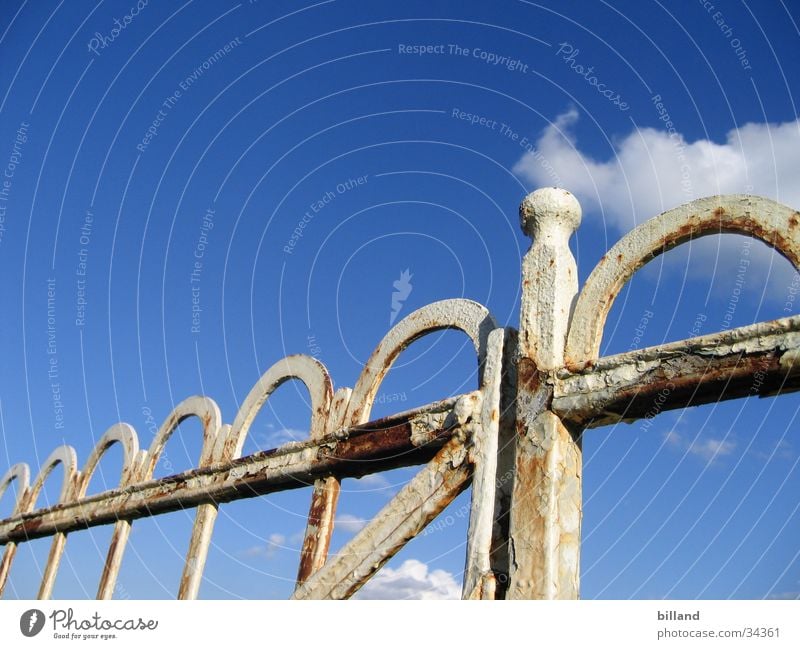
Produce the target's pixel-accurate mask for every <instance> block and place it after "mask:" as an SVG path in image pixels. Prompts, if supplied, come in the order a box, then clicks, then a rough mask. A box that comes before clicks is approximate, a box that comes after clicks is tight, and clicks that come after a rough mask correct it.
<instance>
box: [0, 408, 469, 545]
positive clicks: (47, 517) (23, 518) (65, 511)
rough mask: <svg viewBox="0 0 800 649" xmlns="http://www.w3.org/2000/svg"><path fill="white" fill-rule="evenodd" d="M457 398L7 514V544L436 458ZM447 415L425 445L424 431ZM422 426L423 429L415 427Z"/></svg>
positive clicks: (2, 535)
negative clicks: (421, 433)
mask: <svg viewBox="0 0 800 649" xmlns="http://www.w3.org/2000/svg"><path fill="white" fill-rule="evenodd" d="M455 402H456V399H455V398H452V399H447V400H445V401H440V402H437V403H433V404H429V405H427V406H424V407H422V408H417V409H415V410H411V411H407V412H404V413H400V414H398V415H393V416H392V417H386V418H384V419H380V420H377V421H373V422H370V423H368V424H364V425H361V426H352V427H349V428H346V429H342V430H339V431H336V432H335V433H334V434H331V435H326V436H325V437H323V438H322V439H320V440H307V441H303V442H290V443H289V444H285V445H284V446H282V447H280V448H278V449H273V450H270V451H262V452H259V453H254V454H253V455H249V456H247V457H244V458H239V459H235V460H231V461H230V462H227V463H224V464H219V463H218V464H213V465H210V466H207V467H205V468H198V469H193V470H191V471H186V472H184V473H180V474H177V475H174V476H169V477H166V478H161V479H159V480H147V481H145V482H139V483H137V484H134V485H129V486H127V487H124V488H118V489H112V490H109V491H106V492H103V493H100V494H95V495H92V496H88V497H86V498H83V499H81V500H78V501H72V502H67V503H63V504H61V505H57V506H54V507H48V508H45V509H41V510H38V511H36V512H28V513H22V514H18V515H16V516H13V517H11V518H8V519H5V520H4V521H0V544H4V543H8V542H9V541H15V542H16V541H22V540H27V539H32V538H41V537H43V536H49V535H52V534H53V533H54V532H58V531H61V532H71V531H74V530H78V529H83V528H85V527H91V526H94V525H104V524H108V523H113V522H116V520H117V519H119V518H123V519H128V520H134V519H136V518H142V517H144V516H152V515H156V514H160V513H166V512H171V511H176V510H178V509H185V508H187V507H193V506H196V505H199V504H202V503H217V504H219V503H225V502H229V501H231V500H236V499H238V498H246V497H252V496H257V495H262V494H267V493H272V492H275V491H281V490H286V489H296V488H300V487H305V486H308V485H310V484H312V483H313V481H314V480H316V479H318V478H321V477H324V476H327V475H332V474H336V475H337V476H339V477H340V478H342V479H343V478H346V477H361V476H363V475H366V474H369V473H375V472H377V471H384V470H387V469H390V468H397V467H402V466H413V465H416V464H422V463H425V462H427V461H429V460H430V459H431V458H432V457H434V455H435V454H436V452H437V451H438V450H439V449H440V448H441V447H442V446H443V445H444V443H445V442H446V441H447V440H448V439H449V438H450V437H451V436H452V435H453V431H454V428H453V427H454V425H455V424H454V423H453V422H454V420H453V417H452V416H451V414H450V413H451V412H452V410H453V408H454V405H455ZM433 422H440V425H441V427H440V428H439V429H437V430H434V431H433V432H432V434H431V435H430V436H429V437H428V440H429V441H427V442H426V443H424V444H421V445H420V444H419V439H418V437H417V432H418V431H419V430H420V428H421V427H429V426H431V425H432V424H433ZM415 431H416V432H415Z"/></svg>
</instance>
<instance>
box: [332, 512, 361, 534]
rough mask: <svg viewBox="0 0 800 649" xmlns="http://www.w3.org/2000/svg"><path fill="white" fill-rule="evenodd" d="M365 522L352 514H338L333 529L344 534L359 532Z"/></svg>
mask: <svg viewBox="0 0 800 649" xmlns="http://www.w3.org/2000/svg"><path fill="white" fill-rule="evenodd" d="M366 524H367V521H366V520H365V519H363V518H360V517H358V516H354V515H353V514H339V515H338V516H336V521H335V527H336V528H337V529H340V530H343V531H345V532H353V533H355V532H360V531H361V530H362V529H363V527H364V525H366Z"/></svg>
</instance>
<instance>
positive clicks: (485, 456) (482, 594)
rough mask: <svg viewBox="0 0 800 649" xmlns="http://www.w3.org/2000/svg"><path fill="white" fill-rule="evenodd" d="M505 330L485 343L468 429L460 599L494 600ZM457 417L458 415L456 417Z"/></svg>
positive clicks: (498, 330) (496, 330)
mask: <svg viewBox="0 0 800 649" xmlns="http://www.w3.org/2000/svg"><path fill="white" fill-rule="evenodd" d="M504 334H505V332H504V330H503V329H495V330H494V331H492V332H491V333H490V334H489V337H488V340H487V350H486V363H485V367H484V372H483V385H482V386H481V392H480V395H481V398H480V399H479V400H478V401H479V403H478V404H476V406H477V407H478V408H479V409H480V410H479V412H480V414H479V417H478V421H477V422H475V423H474V424H472V425H471V426H470V434H471V438H472V450H471V456H472V457H471V459H472V464H473V465H474V467H475V469H474V476H473V479H472V501H471V506H470V514H469V531H468V533H467V559H466V566H465V569H464V584H463V587H462V598H463V599H494V595H495V591H496V577H495V575H494V573H493V572H492V562H491V552H492V529H493V526H494V518H495V490H496V488H497V485H496V484H495V477H496V475H497V457H498V439H499V431H498V429H499V427H500V383H501V380H502V368H503V339H504ZM456 416H458V415H456Z"/></svg>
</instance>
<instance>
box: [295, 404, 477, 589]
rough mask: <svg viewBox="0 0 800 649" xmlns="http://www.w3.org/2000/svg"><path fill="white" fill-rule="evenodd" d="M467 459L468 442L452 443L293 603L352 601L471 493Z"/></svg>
mask: <svg viewBox="0 0 800 649" xmlns="http://www.w3.org/2000/svg"><path fill="white" fill-rule="evenodd" d="M476 394H477V393H476ZM467 454H468V449H467V447H466V446H465V439H464V436H463V435H457V436H454V437H452V438H451V439H450V440H449V441H448V442H447V443H446V444H445V446H444V447H443V448H442V449H441V450H440V451H439V452H438V453H437V454H436V456H435V457H434V458H433V459H432V460H431V461H430V462H429V463H428V464H427V465H426V466H425V468H423V469H422V470H421V471H420V472H419V473H418V474H417V475H416V476H414V478H413V479H412V480H411V481H410V482H409V483H408V484H407V485H406V486H405V487H403V489H401V490H400V493H399V494H397V496H395V497H394V498H393V499H392V501H391V502H390V503H389V504H388V505H386V506H385V507H384V508H383V509H382V510H381V511H380V512H379V513H378V514H377V516H375V518H373V519H372V520H371V521H370V522H369V523H368V524H367V525H366V526H365V527H364V528H363V529H362V530H361V531H360V532H359V533H358V534H357V535H356V536H355V538H353V539H352V540H351V541H350V543H348V544H347V545H346V546H345V547H344V548H342V550H341V552H339V554H337V555H336V556H335V557H333V558H331V559H330V560H329V561H328V562H327V563H326V564H325V566H324V567H322V568H321V569H320V570H318V571H317V572H316V573H315V574H314V575H313V576H312V577H311V578H309V579H308V581H306V582H305V583H304V584H302V585H301V586H299V587H298V588H297V590H295V592H294V594H293V595H292V599H344V598H348V597H351V596H352V595H353V594H354V593H355V592H356V591H357V590H358V589H359V588H361V586H363V585H364V584H365V583H366V582H367V580H368V579H369V578H370V577H372V575H374V574H375V573H376V572H377V571H378V570H379V569H380V568H381V566H383V565H384V564H385V563H386V562H387V561H388V560H389V559H391V558H392V557H393V556H394V555H395V554H396V553H397V552H398V551H399V550H400V549H401V548H402V547H403V546H404V545H405V544H406V543H408V541H410V540H411V539H412V538H414V537H415V536H416V535H417V534H419V533H420V532H421V531H422V530H423V529H425V527H426V526H427V525H428V523H430V522H431V521H432V520H433V519H434V518H436V516H438V515H439V513H440V512H441V511H442V510H443V509H444V508H445V507H447V505H449V504H450V503H451V502H452V501H453V500H454V499H455V497H456V496H458V494H460V493H461V492H462V491H463V490H464V489H466V487H467V486H468V484H469V480H470V478H471V477H472V465H471V464H470V463H469V461H468V458H467Z"/></svg>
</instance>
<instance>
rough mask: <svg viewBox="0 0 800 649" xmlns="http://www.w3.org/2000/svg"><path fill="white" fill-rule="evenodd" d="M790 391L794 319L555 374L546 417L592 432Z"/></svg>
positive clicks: (794, 367) (794, 375) (795, 385)
mask: <svg viewBox="0 0 800 649" xmlns="http://www.w3.org/2000/svg"><path fill="white" fill-rule="evenodd" d="M798 389H800V316H792V317H789V318H781V319H779V320H773V321H771V322H761V323H758V324H754V325H750V326H747V327H741V328H738V329H732V330H729V331H725V332H722V333H716V334H711V335H707V336H701V337H698V338H692V339H689V340H682V341H680V342H675V343H669V344H666V345H659V346H658V347H650V348H647V349H642V350H637V351H633V352H626V353H624V354H619V355H617V356H607V357H604V358H601V359H599V360H597V361H596V362H595V363H594V364H593V365H590V366H588V367H586V368H584V369H583V370H581V371H578V372H575V373H573V372H570V371H569V370H567V369H562V370H560V371H559V373H558V380H557V382H556V385H555V394H554V396H553V411H554V412H555V413H556V414H558V415H559V416H560V417H561V418H562V419H564V421H566V422H568V423H569V424H570V426H576V427H588V428H592V427H596V426H603V425H606V424H613V423H616V422H618V421H635V420H637V419H642V418H648V419H650V418H653V417H654V416H656V415H657V414H659V413H660V412H663V411H665V410H672V409H674V408H684V407H686V406H696V405H700V404H704V403H713V402H716V401H721V400H726V399H735V398H739V397H747V396H760V397H764V396H770V395H774V394H778V393H785V392H792V391H794V390H798Z"/></svg>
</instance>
